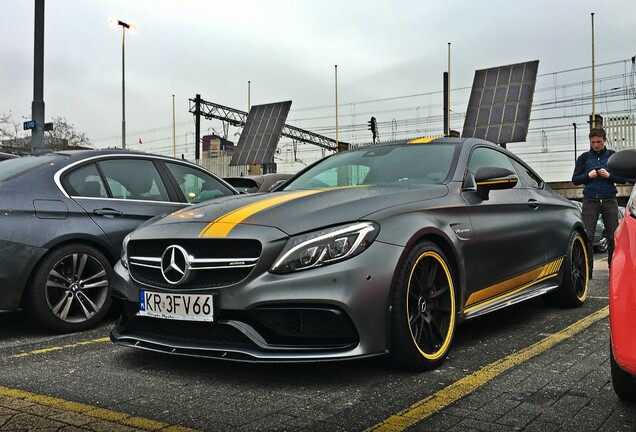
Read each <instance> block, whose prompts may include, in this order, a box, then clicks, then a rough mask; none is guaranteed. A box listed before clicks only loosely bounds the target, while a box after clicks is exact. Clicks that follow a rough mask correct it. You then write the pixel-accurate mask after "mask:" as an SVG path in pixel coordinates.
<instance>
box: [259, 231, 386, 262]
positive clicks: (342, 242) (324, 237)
mask: <svg viewBox="0 0 636 432" xmlns="http://www.w3.org/2000/svg"><path fill="white" fill-rule="evenodd" d="M379 232H380V227H379V226H378V225H377V224H376V223H373V222H359V223H355V224H351V225H345V226H338V227H333V228H328V229H324V230H320V231H314V232H312V233H309V234H303V235H299V236H296V237H292V238H291V239H290V240H289V241H288V242H287V245H286V246H285V249H283V251H282V252H281V254H280V256H279V258H278V259H277V260H276V262H275V263H274V265H273V266H272V268H271V269H270V271H271V272H272V273H291V272H295V271H300V270H307V269H310V268H314V267H320V266H324V265H328V264H333V263H336V262H340V261H343V260H346V259H349V258H351V257H354V256H356V255H358V254H360V253H362V252H363V251H364V250H365V249H366V248H368V247H369V246H370V245H371V243H373V240H375V238H376V237H377V236H378V233H379Z"/></svg>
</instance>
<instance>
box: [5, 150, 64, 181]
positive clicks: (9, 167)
mask: <svg viewBox="0 0 636 432" xmlns="http://www.w3.org/2000/svg"><path fill="white" fill-rule="evenodd" d="M59 158H60V156H59V155H54V154H49V155H43V156H22V157H20V158H15V159H7V160H5V161H3V162H2V164H1V165H0V181H4V180H7V179H9V178H11V177H14V176H16V175H18V174H22V173H23V172H26V171H28V170H30V169H33V168H35V167H38V166H40V165H46V164H52V163H55V161H57V160H59Z"/></svg>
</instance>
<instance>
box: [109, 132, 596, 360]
mask: <svg viewBox="0 0 636 432" xmlns="http://www.w3.org/2000/svg"><path fill="white" fill-rule="evenodd" d="M429 141H430V140H427V139H418V140H413V141H409V142H392V143H386V144H381V145H375V146H368V147H361V148H358V149H355V150H349V151H345V152H339V153H337V154H334V155H332V156H329V157H327V158H325V159H323V160H321V161H319V162H317V163H316V164H314V165H312V166H310V167H308V168H306V169H305V170H303V171H301V172H300V173H298V174H297V175H296V176H294V178H293V179H291V180H289V181H288V182H287V183H286V184H285V185H283V186H282V187H281V188H277V189H276V190H274V191H272V192H270V193H265V194H244V195H239V196H233V197H224V198H220V199H218V200H215V201H214V202H213V203H210V204H206V203H203V204H200V205H197V206H194V207H192V208H190V209H188V210H186V211H177V212H175V213H172V214H169V215H164V216H162V217H160V218H157V219H154V220H153V221H150V222H149V223H146V224H143V225H142V226H140V227H139V228H137V229H136V230H135V231H133V232H132V233H131V234H130V235H129V236H127V237H126V240H124V247H123V248H122V259H121V261H120V262H119V263H118V264H117V265H116V266H115V274H116V277H115V284H114V287H113V300H114V301H115V302H116V304H117V306H118V308H119V309H120V311H121V318H120V320H118V322H117V324H116V326H115V328H114V329H113V331H112V332H111V339H112V340H113V341H114V342H116V343H117V344H121V345H124V346H130V347H135V348H142V349H148V350H154V351H161V352H166V353H171V354H181V355H193V356H207V357H212V358H218V359H225V360H229V359H231V360H239V361H264V362H290V361H309V362H311V361H317V360H339V359H340V360H341V359H353V358H363V357H368V356H379V355H385V354H387V353H388V354H389V356H390V358H391V360H392V361H393V362H395V363H396V364H398V365H400V366H403V367H407V368H414V369H429V368H432V367H435V366H437V365H439V364H440V363H441V362H442V361H443V360H444V358H445V357H446V355H447V353H448V350H449V348H450V346H451V342H452V339H453V334H454V331H455V327H456V326H457V324H459V323H460V322H467V321H469V320H470V319H472V318H475V317H478V316H481V315H483V314H486V313H490V312H493V311H496V310H498V309H500V308H504V307H507V306H509V305H512V304H515V303H517V302H520V301H524V300H527V299H530V298H534V297H538V296H542V297H543V298H545V299H546V301H548V302H550V303H554V304H557V305H561V306H565V307H578V306H581V305H582V304H583V303H584V302H585V300H586V298H587V295H588V273H589V272H588V264H587V253H588V252H587V247H586V245H587V238H586V236H585V232H584V228H583V223H582V221H581V215H580V212H579V211H578V209H577V207H576V206H575V205H574V204H573V203H571V202H570V201H569V200H567V199H565V198H563V197H561V196H560V195H558V194H557V193H556V192H554V191H553V190H552V189H550V187H549V186H547V185H546V184H545V183H544V182H543V180H541V178H540V177H539V176H538V175H537V174H536V173H535V172H534V171H533V170H532V169H531V168H530V167H528V165H526V164H525V163H524V162H523V161H521V160H520V159H519V158H518V157H517V156H515V155H514V154H512V153H510V152H508V151H506V150H505V149H503V148H501V147H499V146H496V145H493V144H491V143H488V142H486V141H482V140H477V139H459V138H440V139H436V140H433V141H431V142H429ZM511 330H513V329H511Z"/></svg>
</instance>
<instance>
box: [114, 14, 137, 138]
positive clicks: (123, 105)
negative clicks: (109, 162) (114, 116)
mask: <svg viewBox="0 0 636 432" xmlns="http://www.w3.org/2000/svg"><path fill="white" fill-rule="evenodd" d="M110 22H111V23H112V24H114V25H116V26H121V148H122V149H125V148H126V29H129V30H130V31H136V30H137V27H135V26H134V25H132V24H129V23H126V22H123V21H122V20H115V19H111V20H110Z"/></svg>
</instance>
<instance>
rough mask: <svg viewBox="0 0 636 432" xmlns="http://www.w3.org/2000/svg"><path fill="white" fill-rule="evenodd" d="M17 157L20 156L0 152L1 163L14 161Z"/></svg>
mask: <svg viewBox="0 0 636 432" xmlns="http://www.w3.org/2000/svg"><path fill="white" fill-rule="evenodd" d="M17 157H20V156H18V155H14V154H11V153H4V152H0V162H2V161H3V160H9V159H15V158H17Z"/></svg>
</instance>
